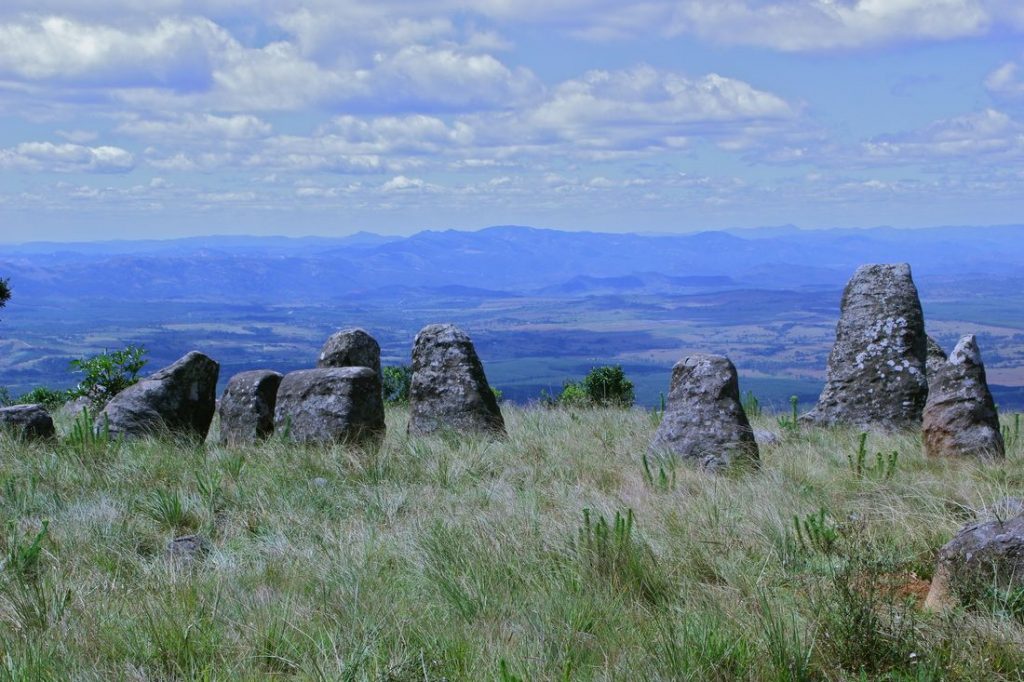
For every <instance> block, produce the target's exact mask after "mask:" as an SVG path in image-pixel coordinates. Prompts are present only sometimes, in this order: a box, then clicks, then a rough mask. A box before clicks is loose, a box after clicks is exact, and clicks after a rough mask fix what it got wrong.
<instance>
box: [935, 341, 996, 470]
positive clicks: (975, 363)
mask: <svg viewBox="0 0 1024 682" xmlns="http://www.w3.org/2000/svg"><path fill="white" fill-rule="evenodd" d="M924 448H925V453H926V454H928V455H929V456H931V457H982V458H990V457H994V458H1002V457H1005V456H1006V451H1005V446H1004V443H1003V434H1002V433H1001V432H1000V430H999V414H998V413H997V412H996V405H995V401H993V400H992V394H991V393H990V392H989V390H988V382H987V381H986V379H985V365H984V363H983V362H982V361H981V351H980V350H979V349H978V342H977V339H975V337H974V335H973V334H970V335H968V336H965V337H963V338H962V339H960V342H959V343H958V344H957V345H956V348H954V349H953V352H952V353H951V354H950V356H949V360H948V361H947V362H945V363H943V364H942V365H938V366H937V367H936V369H935V371H934V372H931V373H930V374H929V376H928V403H927V405H925V408H924Z"/></svg>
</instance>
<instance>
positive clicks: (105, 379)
mask: <svg viewBox="0 0 1024 682" xmlns="http://www.w3.org/2000/svg"><path fill="white" fill-rule="evenodd" d="M146 353H147V351H146V349H145V348H143V347H142V346H127V347H125V348H122V349H121V350H116V351H114V352H108V351H103V352H102V353H100V354H99V355H94V356H92V357H91V358H82V359H81V360H72V361H71V368H72V369H73V370H74V371H76V372H81V373H82V374H84V375H85V377H84V378H83V379H82V380H81V381H80V382H79V384H78V386H77V387H76V388H74V389H73V391H72V394H73V396H74V397H79V396H85V397H87V398H89V400H90V401H92V403H93V404H94V405H103V404H105V403H106V402H107V401H108V400H110V399H111V398H113V397H114V396H115V395H117V394H118V393H120V392H121V391H123V390H124V389H126V388H128V387H129V386H131V385H132V384H134V383H136V382H137V381H138V380H139V372H140V371H141V370H142V368H143V367H145V366H146V359H145V357H144V356H145V355H146Z"/></svg>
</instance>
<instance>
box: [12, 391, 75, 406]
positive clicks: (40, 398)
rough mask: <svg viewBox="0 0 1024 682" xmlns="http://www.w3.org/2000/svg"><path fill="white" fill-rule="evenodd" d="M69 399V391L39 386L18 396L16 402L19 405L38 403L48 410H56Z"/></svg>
mask: <svg viewBox="0 0 1024 682" xmlns="http://www.w3.org/2000/svg"><path fill="white" fill-rule="evenodd" d="M70 399H71V392H70V391H58V390H56V389H53V388H46V387H45V386H40V387H38V388H33V389H32V390H31V391H29V392H28V393H23V394H22V395H20V396H18V403H19V404H21V405H35V404H39V405H42V406H43V407H45V408H46V409H48V410H56V409H57V408H59V407H61V406H62V405H64V403H66V402H67V401H68V400H70Z"/></svg>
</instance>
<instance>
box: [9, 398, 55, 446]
mask: <svg viewBox="0 0 1024 682" xmlns="http://www.w3.org/2000/svg"><path fill="white" fill-rule="evenodd" d="M0 427H2V428H3V429H4V430H8V431H10V432H11V433H13V434H14V435H15V436H16V437H18V438H23V439H25V440H45V439H48V438H53V437H54V436H55V435H56V431H55V430H54V428H53V418H52V417H50V413H49V412H47V411H46V408H45V407H43V406H42V405H12V406H10V407H0Z"/></svg>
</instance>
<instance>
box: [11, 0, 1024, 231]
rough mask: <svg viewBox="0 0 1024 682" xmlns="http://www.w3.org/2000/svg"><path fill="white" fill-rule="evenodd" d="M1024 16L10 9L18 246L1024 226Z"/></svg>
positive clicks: (347, 4)
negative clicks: (455, 232)
mask: <svg viewBox="0 0 1024 682" xmlns="http://www.w3.org/2000/svg"><path fill="white" fill-rule="evenodd" d="M1022 39H1024V2H1020V0H640V1H638V2H623V1H622V0H480V1H478V2H468V1H459V0H419V1H415V2H409V1H401V0H376V1H374V2H355V1H351V0H146V1H145V2H142V1H141V0H89V1H88V2H83V1H82V0H4V1H3V3H2V4H0V242H22V241H33V240H40V239H43V240H92V239H110V238H166V237H176V236H187V235H200V234H281V235H308V234H321V235H345V234H350V233H353V232H356V231H360V230H369V231H373V232H379V233H382V234H409V233H412V232H416V231H419V230H422V229H444V228H458V229H473V228H479V227H484V226H488V225H503V224H519V225H534V226H542V227H555V228H561V229H570V230H579V229H591V230H615V231H640V232H645V231H651V232H684V231H693V230H701V229H719V228H727V227H756V226H764V225H782V224H795V225H799V226H801V227H866V226H874V225H894V226H901V227H919V226H926V225H963V224H972V225H981V224H1005V223H1020V222H1022V220H1021V215H1022V213H1021V209H1022V207H1024V164H1022V162H1024V40H1022Z"/></svg>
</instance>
